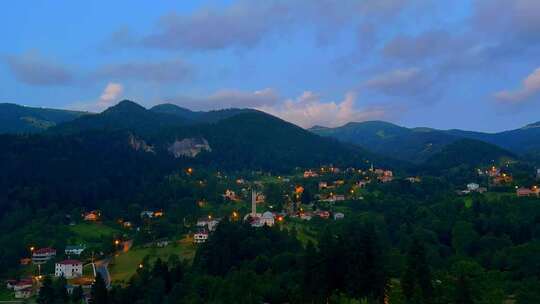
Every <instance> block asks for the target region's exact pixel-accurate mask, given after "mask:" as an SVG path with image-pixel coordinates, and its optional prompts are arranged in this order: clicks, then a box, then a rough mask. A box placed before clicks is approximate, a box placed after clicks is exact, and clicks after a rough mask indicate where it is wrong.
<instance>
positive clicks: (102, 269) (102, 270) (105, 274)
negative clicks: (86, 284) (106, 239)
mask: <svg viewBox="0 0 540 304" xmlns="http://www.w3.org/2000/svg"><path fill="white" fill-rule="evenodd" d="M110 262H111V257H107V258H105V259H103V260H99V261H96V262H95V263H94V264H95V266H96V272H98V273H99V274H101V277H102V278H103V280H104V281H105V286H107V288H110V287H111V275H110V274H109V269H108V267H109V263H110Z"/></svg>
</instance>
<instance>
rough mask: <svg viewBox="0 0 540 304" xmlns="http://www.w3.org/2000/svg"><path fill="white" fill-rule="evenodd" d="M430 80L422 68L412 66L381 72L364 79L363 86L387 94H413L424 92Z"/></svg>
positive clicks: (430, 82)
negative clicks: (366, 79)
mask: <svg viewBox="0 0 540 304" xmlns="http://www.w3.org/2000/svg"><path fill="white" fill-rule="evenodd" d="M432 82H433V80H432V79H431V77H429V76H428V75H427V74H426V73H425V72H424V71H423V70H421V69H419V68H416V67H412V68H406V69H396V70H393V71H390V72H386V73H382V74H380V75H377V76H375V77H373V78H371V79H369V80H368V81H366V82H365V83H364V86H365V87H366V88H369V89H373V90H376V91H380V92H383V93H385V94H387V95H400V96H404V95H405V96H414V95H417V94H420V93H423V92H426V91H427V90H428V89H429V87H430V85H431V84H432Z"/></svg>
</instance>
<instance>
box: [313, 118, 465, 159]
mask: <svg viewBox="0 0 540 304" xmlns="http://www.w3.org/2000/svg"><path fill="white" fill-rule="evenodd" d="M310 131H312V132H314V133H315V134H318V135H321V136H327V137H333V138H336V139H338V140H340V141H343V142H348V143H353V144H356V145H358V146H361V147H363V148H365V149H368V150H369V151H372V152H375V153H378V154H382V155H386V156H389V157H393V158H396V159H401V160H406V161H412V162H416V163H419V162H422V161H425V160H426V159H428V158H429V157H430V156H431V155H433V154H434V153H437V152H439V151H441V149H442V148H443V147H444V146H445V145H447V144H449V143H452V142H454V141H455V140H457V139H458V137H455V136H453V135H451V134H445V133H444V132H440V131H438V130H434V129H428V128H415V129H409V128H405V127H400V126H397V125H394V124H391V123H388V122H383V121H366V122H360V123H356V122H353V123H348V124H346V125H344V126H341V127H337V128H324V127H317V128H311V129H310Z"/></svg>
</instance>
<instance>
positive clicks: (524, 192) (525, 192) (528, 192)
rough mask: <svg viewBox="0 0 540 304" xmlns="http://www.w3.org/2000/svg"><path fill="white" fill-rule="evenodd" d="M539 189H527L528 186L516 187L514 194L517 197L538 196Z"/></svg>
mask: <svg viewBox="0 0 540 304" xmlns="http://www.w3.org/2000/svg"><path fill="white" fill-rule="evenodd" d="M539 193H540V191H539V190H538V188H533V189H528V188H518V189H517V190H516V195H517V196H518V197H528V196H533V195H536V196H539Z"/></svg>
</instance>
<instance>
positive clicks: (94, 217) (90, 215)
mask: <svg viewBox="0 0 540 304" xmlns="http://www.w3.org/2000/svg"><path fill="white" fill-rule="evenodd" d="M100 217H101V212H99V211H97V210H92V211H90V212H85V213H83V219H84V220H85V221H88V222H96V221H99V218H100Z"/></svg>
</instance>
